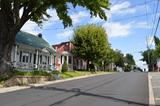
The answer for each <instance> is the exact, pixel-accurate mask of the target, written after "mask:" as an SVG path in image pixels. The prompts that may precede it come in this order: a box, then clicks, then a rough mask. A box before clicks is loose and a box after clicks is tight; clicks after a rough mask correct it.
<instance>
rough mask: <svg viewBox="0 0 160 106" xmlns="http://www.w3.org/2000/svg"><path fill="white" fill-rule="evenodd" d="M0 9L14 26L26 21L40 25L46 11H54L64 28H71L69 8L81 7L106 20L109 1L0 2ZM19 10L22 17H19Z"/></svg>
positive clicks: (34, 0) (44, 19)
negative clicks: (12, 21) (13, 20)
mask: <svg viewBox="0 0 160 106" xmlns="http://www.w3.org/2000/svg"><path fill="white" fill-rule="evenodd" d="M0 4H1V5H0V8H1V10H4V11H5V13H6V15H8V16H9V15H10V18H11V20H12V19H15V21H16V24H15V25H18V24H24V23H25V22H26V21H27V20H28V19H30V20H32V21H34V22H36V23H38V24H41V23H42V22H43V21H46V20H47V19H48V18H49V17H50V15H49V14H48V13H47V10H48V9H54V10H55V11H56V13H57V15H58V17H59V19H60V20H62V22H63V25H64V27H67V26H71V25H72V20H71V18H70V16H69V15H68V11H69V9H70V8H76V7H77V6H81V7H84V8H86V9H87V10H89V11H90V13H91V16H99V17H100V18H101V19H105V20H106V19H107V17H106V15H105V12H104V9H109V5H110V3H109V0H1V1H0ZM20 10H21V11H22V17H20V14H19V13H20Z"/></svg>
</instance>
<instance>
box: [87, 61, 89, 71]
mask: <svg viewBox="0 0 160 106" xmlns="http://www.w3.org/2000/svg"><path fill="white" fill-rule="evenodd" d="M87 71H89V60H87Z"/></svg>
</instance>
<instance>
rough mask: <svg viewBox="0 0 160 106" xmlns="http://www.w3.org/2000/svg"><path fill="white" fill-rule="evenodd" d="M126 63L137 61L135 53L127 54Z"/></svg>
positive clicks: (131, 63) (132, 63) (130, 63)
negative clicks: (134, 56)
mask: <svg viewBox="0 0 160 106" xmlns="http://www.w3.org/2000/svg"><path fill="white" fill-rule="evenodd" d="M125 63H127V64H129V65H135V61H134V58H133V55H131V54H126V56H125Z"/></svg>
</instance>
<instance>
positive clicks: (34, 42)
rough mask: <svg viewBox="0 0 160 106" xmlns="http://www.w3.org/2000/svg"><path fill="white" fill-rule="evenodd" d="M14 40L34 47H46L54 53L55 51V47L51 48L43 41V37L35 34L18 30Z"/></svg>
mask: <svg viewBox="0 0 160 106" xmlns="http://www.w3.org/2000/svg"><path fill="white" fill-rule="evenodd" d="M16 42H17V43H21V44H25V45H29V46H32V47H35V48H39V49H44V48H46V49H47V50H48V51H49V52H51V53H54V52H56V50H55V49H53V48H52V47H51V46H50V45H49V43H48V42H47V41H45V40H44V39H43V38H40V37H38V36H36V35H33V34H30V33H27V32H23V31H20V32H18V33H17V35H16Z"/></svg>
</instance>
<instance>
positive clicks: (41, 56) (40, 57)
mask: <svg viewBox="0 0 160 106" xmlns="http://www.w3.org/2000/svg"><path fill="white" fill-rule="evenodd" d="M40 64H42V55H40Z"/></svg>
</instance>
